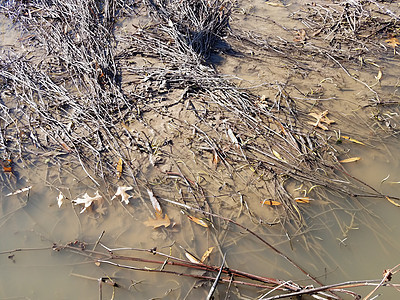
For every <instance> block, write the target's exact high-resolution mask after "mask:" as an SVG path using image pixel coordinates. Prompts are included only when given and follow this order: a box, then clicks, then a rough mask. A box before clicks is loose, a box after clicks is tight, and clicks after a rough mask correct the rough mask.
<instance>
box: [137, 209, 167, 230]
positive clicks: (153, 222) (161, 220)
mask: <svg viewBox="0 0 400 300" xmlns="http://www.w3.org/2000/svg"><path fill="white" fill-rule="evenodd" d="M143 223H144V225H146V226H149V227H153V228H154V229H155V228H158V227H161V226H164V227H168V226H169V225H171V220H170V219H169V218H168V215H167V214H165V217H163V216H162V214H160V213H158V212H156V218H155V219H153V218H150V217H149V219H148V220H147V221H145V222H143Z"/></svg>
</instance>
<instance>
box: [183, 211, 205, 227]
mask: <svg viewBox="0 0 400 300" xmlns="http://www.w3.org/2000/svg"><path fill="white" fill-rule="evenodd" d="M186 216H187V217H188V218H189V220H190V221H193V222H195V223H196V224H198V225H200V226H203V227H208V224H207V222H206V221H204V220H203V219H199V218H196V217H193V216H191V215H188V214H186Z"/></svg>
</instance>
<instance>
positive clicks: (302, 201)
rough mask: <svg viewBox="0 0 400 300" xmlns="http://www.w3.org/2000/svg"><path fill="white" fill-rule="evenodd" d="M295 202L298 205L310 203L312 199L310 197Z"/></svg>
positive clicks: (296, 199) (297, 199)
mask: <svg viewBox="0 0 400 300" xmlns="http://www.w3.org/2000/svg"><path fill="white" fill-rule="evenodd" d="M294 200H295V201H296V202H297V203H310V198H309V197H302V198H295V199H294Z"/></svg>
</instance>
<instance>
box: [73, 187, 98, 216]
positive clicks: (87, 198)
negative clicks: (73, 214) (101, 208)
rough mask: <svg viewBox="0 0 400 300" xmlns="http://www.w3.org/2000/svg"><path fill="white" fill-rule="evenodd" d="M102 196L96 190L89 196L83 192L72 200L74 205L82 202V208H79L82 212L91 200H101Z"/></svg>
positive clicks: (89, 204) (90, 203)
mask: <svg viewBox="0 0 400 300" xmlns="http://www.w3.org/2000/svg"><path fill="white" fill-rule="evenodd" d="M101 200H103V197H102V196H101V195H100V194H99V191H96V193H95V194H94V196H93V197H90V196H89V194H88V193H85V194H84V195H83V197H82V198H76V199H75V200H72V202H73V203H74V204H75V205H78V204H83V205H84V208H83V209H82V210H81V212H80V213H83V212H84V211H85V210H86V209H87V208H88V207H90V206H91V205H92V203H93V201H101Z"/></svg>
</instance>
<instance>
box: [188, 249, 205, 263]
mask: <svg viewBox="0 0 400 300" xmlns="http://www.w3.org/2000/svg"><path fill="white" fill-rule="evenodd" d="M185 256H186V257H187V259H188V260H189V261H190V262H192V263H195V264H201V263H202V262H201V261H200V259H198V258H197V257H196V256H194V255H193V254H191V253H190V252H188V251H187V250H185Z"/></svg>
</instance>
